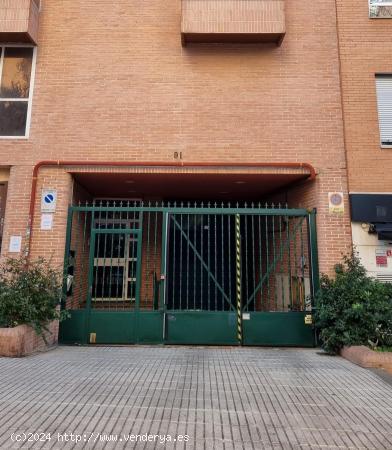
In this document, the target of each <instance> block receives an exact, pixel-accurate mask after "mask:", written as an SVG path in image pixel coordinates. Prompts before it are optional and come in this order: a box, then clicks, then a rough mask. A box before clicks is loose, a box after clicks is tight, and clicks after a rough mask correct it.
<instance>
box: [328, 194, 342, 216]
mask: <svg viewBox="0 0 392 450" xmlns="http://www.w3.org/2000/svg"><path fill="white" fill-rule="evenodd" d="M328 204H329V212H330V213H331V214H343V213H344V196H343V192H329V193H328Z"/></svg>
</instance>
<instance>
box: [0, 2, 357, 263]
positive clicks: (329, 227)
mask: <svg viewBox="0 0 392 450" xmlns="http://www.w3.org/2000/svg"><path fill="white" fill-rule="evenodd" d="M180 22H181V11H180V2H179V1H171V2H162V1H161V0H151V1H149V2H136V3H135V2H129V1H128V0H118V1H116V2H114V3H113V4H111V5H110V7H109V5H108V3H107V1H106V0H94V1H93V0H86V1H83V2H45V3H44V7H43V10H42V13H41V17H40V35H39V47H38V58H37V71H36V84H35V90H34V100H33V115H32V126H31V133H30V139H29V140H17V141H13V140H2V141H0V151H1V155H2V164H4V165H12V166H14V167H13V168H12V170H11V179H10V192H9V199H10V203H11V204H12V208H11V209H10V211H9V214H8V215H7V221H6V236H7V237H6V240H7V239H8V236H9V235H10V234H19V233H20V234H23V236H24V233H25V231H26V225H27V212H28V203H29V195H30V184H31V174H32V166H33V164H35V163H36V162H37V161H39V160H43V159H45V160H47V159H55V160H57V159H63V160H64V159H77V160H82V161H87V160H107V159H110V160H117V161H125V160H127V161H140V160H144V161H146V160H147V161H159V160H165V161H172V160H173V152H179V151H181V152H182V153H183V158H184V160H186V161H205V162H208V161H221V162H222V163H228V162H244V161H246V162H252V161H255V162H265V161H266V162H272V161H277V162H286V161H287V162H289V161H291V162H294V161H300V162H302V161H306V162H309V163H312V164H313V165H314V166H315V167H316V168H317V169H318V171H319V175H318V179H319V180H318V181H317V186H318V187H317V194H315V196H314V203H312V204H311V206H317V207H319V209H320V215H319V222H318V223H319V230H320V235H319V236H320V242H321V245H320V247H321V248H322V252H321V255H320V258H321V267H322V270H329V266H330V264H331V263H334V262H336V258H337V255H338V254H339V253H340V249H341V248H344V247H345V246H346V245H347V237H348V236H347V233H346V231H345V230H346V228H347V224H348V219H347V216H344V217H343V218H340V217H330V216H329V215H328V212H327V206H328V202H327V193H328V190H330V189H331V190H333V191H335V190H342V191H344V192H347V186H346V175H345V155H344V143H343V127H342V111H341V97H340V81H339V70H338V62H339V60H338V51H337V33H336V15H335V2H334V0H314V1H313V2H312V7H311V8H310V7H309V5H308V4H307V3H306V2H303V1H301V0H292V1H287V2H286V25H287V34H286V37H285V40H284V42H283V45H282V46H281V47H279V48H277V47H276V46H274V45H259V44H256V45H248V46H241V45H230V44H227V45H205V46H189V47H187V48H183V47H182V46H181V37H180ZM43 187H47V188H49V187H56V188H57V189H58V190H59V193H58V194H59V199H58V203H59V204H58V210H57V212H56V215H55V222H54V223H55V225H54V229H53V231H51V232H40V230H39V229H38V228H39V200H40V195H39V194H40V191H41V189H42V188H43ZM70 191H71V182H70V176H69V175H68V174H66V173H65V172H64V170H63V169H56V168H53V169H42V170H41V172H40V176H39V186H38V196H37V205H36V206H37V208H36V217H35V220H34V235H33V236H34V237H33V241H34V242H33V244H32V251H33V254H34V255H38V254H44V255H45V256H53V258H54V261H55V262H56V264H57V263H58V264H60V262H62V258H63V249H64V240H65V218H66V205H67V203H69V202H70V196H71V193H70ZM342 230H344V231H342ZM7 245H8V244H7Z"/></svg>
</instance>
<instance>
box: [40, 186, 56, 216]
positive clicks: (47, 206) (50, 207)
mask: <svg viewBox="0 0 392 450" xmlns="http://www.w3.org/2000/svg"><path fill="white" fill-rule="evenodd" d="M56 203H57V191H56V190H55V189H44V190H43V191H42V196H41V212H55V211H56Z"/></svg>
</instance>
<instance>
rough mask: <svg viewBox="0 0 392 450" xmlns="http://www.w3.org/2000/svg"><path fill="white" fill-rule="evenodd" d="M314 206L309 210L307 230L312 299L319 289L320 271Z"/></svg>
mask: <svg viewBox="0 0 392 450" xmlns="http://www.w3.org/2000/svg"><path fill="white" fill-rule="evenodd" d="M316 213H317V211H316V208H314V209H313V210H311V211H309V213H308V216H307V220H308V231H309V259H310V281H311V289H312V299H314V298H315V296H316V294H317V292H318V291H319V289H320V273H319V263H318V248H317V226H316Z"/></svg>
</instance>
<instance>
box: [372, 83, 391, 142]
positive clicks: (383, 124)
mask: <svg viewBox="0 0 392 450" xmlns="http://www.w3.org/2000/svg"><path fill="white" fill-rule="evenodd" d="M376 87H377V105H378V122H379V126H380V141H381V146H382V147H391V148H392V75H391V74H390V75H381V74H379V75H376Z"/></svg>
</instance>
